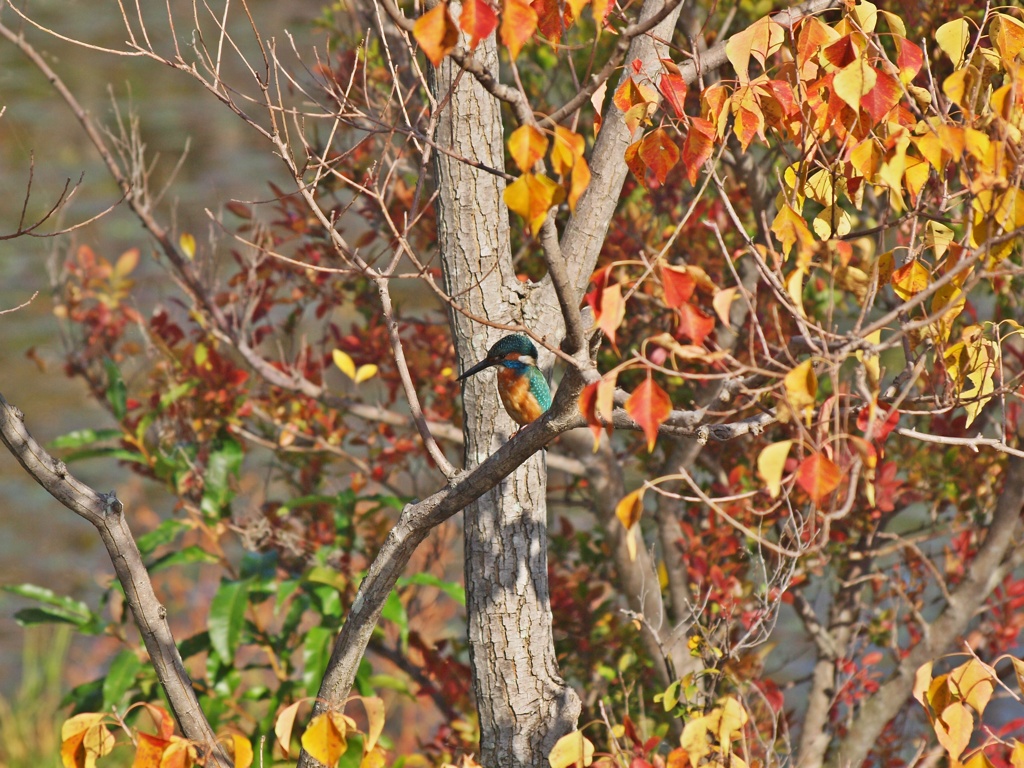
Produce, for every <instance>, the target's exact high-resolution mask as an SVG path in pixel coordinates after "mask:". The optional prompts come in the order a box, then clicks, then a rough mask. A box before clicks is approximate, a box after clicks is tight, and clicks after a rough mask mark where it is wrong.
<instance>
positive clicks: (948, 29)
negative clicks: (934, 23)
mask: <svg viewBox="0 0 1024 768" xmlns="http://www.w3.org/2000/svg"><path fill="white" fill-rule="evenodd" d="M970 40H971V26H970V24H969V23H968V22H967V19H964V18H960V19H954V20H953V21H947V22H946V23H945V24H943V25H942V26H941V27H939V28H938V29H937V30H935V42H936V43H938V44H939V48H941V49H942V52H943V53H945V54H946V55H947V56H949V59H950V61H952V62H953V69H960V67H962V66H963V63H964V54H965V53H966V52H967V44H968V43H969V42H970Z"/></svg>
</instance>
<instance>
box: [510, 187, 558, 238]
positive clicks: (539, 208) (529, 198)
mask: <svg viewBox="0 0 1024 768" xmlns="http://www.w3.org/2000/svg"><path fill="white" fill-rule="evenodd" d="M564 199H565V190H564V189H562V188H561V187H560V186H559V185H558V184H556V183H555V182H554V181H552V180H551V179H549V178H548V177H547V176H545V175H543V174H535V173H524V174H523V175H522V176H520V177H519V178H518V179H516V180H515V181H514V182H512V183H511V184H509V185H508V186H507V187H505V204H506V205H507V206H508V207H509V208H510V209H511V210H512V211H514V212H515V213H518V214H519V215H520V216H522V217H523V218H524V219H526V221H527V223H528V224H529V225H530V231H531V232H532V233H533V234H534V236H536V234H537V233H538V232H540V228H541V225H543V224H544V219H546V218H547V216H548V211H549V210H551V208H552V207H553V206H555V205H558V204H559V203H560V202H562V200H564Z"/></svg>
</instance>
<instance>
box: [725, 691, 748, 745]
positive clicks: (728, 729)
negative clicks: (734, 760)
mask: <svg viewBox="0 0 1024 768" xmlns="http://www.w3.org/2000/svg"><path fill="white" fill-rule="evenodd" d="M748 719H749V718H748V716H747V710H745V709H744V708H743V705H742V704H740V703H739V701H737V700H736V699H734V698H733V697H732V696H729V697H727V698H726V699H725V701H723V702H722V707H721V715H720V721H719V724H718V743H719V744H721V745H722V746H723V747H724V746H726V745H727V744H728V743H729V742H731V741H732V740H733V738H734V737H736V736H737V735H739V734H740V733H741V730H742V728H743V726H744V725H746V723H747V720H748Z"/></svg>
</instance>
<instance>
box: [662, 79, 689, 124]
mask: <svg viewBox="0 0 1024 768" xmlns="http://www.w3.org/2000/svg"><path fill="white" fill-rule="evenodd" d="M658 90H659V91H661V95H662V96H664V97H665V102H666V103H667V104H668V105H669V106H670V107H672V111H673V112H675V115H676V117H677V118H679V119H682V118H683V116H684V115H685V112H684V111H683V105H684V104H686V81H685V80H684V79H683V78H682V76H681V75H678V74H676V73H675V72H663V73H662V74H661V77H660V78H659V79H658Z"/></svg>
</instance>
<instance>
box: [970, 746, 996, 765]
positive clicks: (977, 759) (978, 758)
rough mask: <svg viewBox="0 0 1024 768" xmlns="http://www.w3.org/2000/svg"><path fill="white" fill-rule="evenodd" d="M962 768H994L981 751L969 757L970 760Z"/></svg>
mask: <svg viewBox="0 0 1024 768" xmlns="http://www.w3.org/2000/svg"><path fill="white" fill-rule="evenodd" d="M964 768H996V767H995V765H994V764H993V762H992V761H991V760H989V759H988V755H986V754H985V753H984V752H983V751H982V750H980V749H979V750H978V751H976V752H975V753H974V754H973V755H971V757H970V759H969V760H968V761H967V762H966V763H964Z"/></svg>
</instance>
